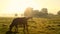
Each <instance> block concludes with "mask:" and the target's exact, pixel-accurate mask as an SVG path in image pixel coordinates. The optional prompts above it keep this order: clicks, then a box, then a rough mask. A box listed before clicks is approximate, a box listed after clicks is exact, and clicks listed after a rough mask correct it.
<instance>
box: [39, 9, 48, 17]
mask: <svg viewBox="0 0 60 34" xmlns="http://www.w3.org/2000/svg"><path fill="white" fill-rule="evenodd" d="M39 16H40V17H48V10H47V8H42V9H41V11H40V14H39Z"/></svg>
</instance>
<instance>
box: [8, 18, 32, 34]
mask: <svg viewBox="0 0 60 34" xmlns="http://www.w3.org/2000/svg"><path fill="white" fill-rule="evenodd" d="M30 18H31V19H32V17H28V18H27V17H21V18H15V19H13V21H12V23H11V24H10V26H9V31H12V28H13V27H14V26H15V27H16V32H17V31H18V25H20V26H22V27H23V28H24V29H23V32H24V34H26V31H27V34H29V31H28V23H27V21H28V19H30ZM25 29H26V31H25Z"/></svg>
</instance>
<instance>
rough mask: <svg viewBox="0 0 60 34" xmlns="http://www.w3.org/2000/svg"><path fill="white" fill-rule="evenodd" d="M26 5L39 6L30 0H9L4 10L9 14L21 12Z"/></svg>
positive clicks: (36, 7)
mask: <svg viewBox="0 0 60 34" xmlns="http://www.w3.org/2000/svg"><path fill="white" fill-rule="evenodd" d="M27 7H32V8H34V9H38V7H39V6H38V5H37V4H36V3H35V2H34V1H32V0H11V1H10V2H9V3H8V5H7V7H6V11H7V12H9V13H10V14H15V13H20V14H22V13H24V11H25V9H26V8H27Z"/></svg>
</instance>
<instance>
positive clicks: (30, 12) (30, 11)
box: [24, 7, 33, 17]
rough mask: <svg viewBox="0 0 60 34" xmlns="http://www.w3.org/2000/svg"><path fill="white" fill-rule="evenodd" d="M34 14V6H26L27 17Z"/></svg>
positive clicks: (25, 14) (25, 13)
mask: <svg viewBox="0 0 60 34" xmlns="http://www.w3.org/2000/svg"><path fill="white" fill-rule="evenodd" d="M32 14H33V8H31V7H28V8H26V10H25V12H24V16H25V17H32Z"/></svg>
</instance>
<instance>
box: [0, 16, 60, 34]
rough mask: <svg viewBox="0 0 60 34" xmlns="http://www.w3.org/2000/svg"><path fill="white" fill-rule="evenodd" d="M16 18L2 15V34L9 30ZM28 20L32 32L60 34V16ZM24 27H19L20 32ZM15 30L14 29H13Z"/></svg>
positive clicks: (0, 32)
mask: <svg viewBox="0 0 60 34" xmlns="http://www.w3.org/2000/svg"><path fill="white" fill-rule="evenodd" d="M13 19H14V18H10V17H9V18H8V17H0V34H5V33H6V31H8V28H9V25H10V24H11V22H12V21H13ZM33 20H34V21H35V22H29V21H32V20H31V19H29V20H28V25H29V27H28V28H29V33H30V34H60V18H58V19H57V18H53V19H48V18H33ZM22 30H23V28H19V33H21V34H23V32H22ZM13 31H14V29H13Z"/></svg>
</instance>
